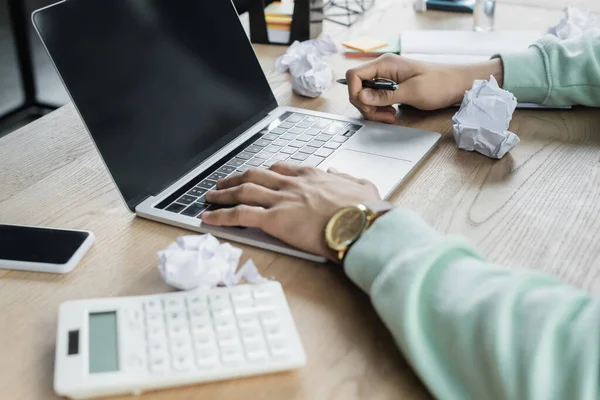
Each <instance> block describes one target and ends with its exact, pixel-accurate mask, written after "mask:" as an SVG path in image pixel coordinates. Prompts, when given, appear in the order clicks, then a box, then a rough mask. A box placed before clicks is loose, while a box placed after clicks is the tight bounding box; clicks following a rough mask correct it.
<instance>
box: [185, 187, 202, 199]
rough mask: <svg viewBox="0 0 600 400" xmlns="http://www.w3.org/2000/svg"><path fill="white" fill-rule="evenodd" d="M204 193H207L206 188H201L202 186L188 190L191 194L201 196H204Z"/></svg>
mask: <svg viewBox="0 0 600 400" xmlns="http://www.w3.org/2000/svg"><path fill="white" fill-rule="evenodd" d="M204 193H206V189H201V188H199V187H194V188H191V189H190V190H189V191H188V194H189V195H192V196H196V197H200V196H202V195H203V194H204Z"/></svg>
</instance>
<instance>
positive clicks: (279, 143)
mask: <svg viewBox="0 0 600 400" xmlns="http://www.w3.org/2000/svg"><path fill="white" fill-rule="evenodd" d="M283 136H285V135H283ZM283 136H281V137H283ZM292 140H294V137H292V138H291V139H287V140H283V139H277V140H276V141H274V142H273V144H274V145H275V146H281V147H283V146H287V144H288V143H289V142H290V141H292Z"/></svg>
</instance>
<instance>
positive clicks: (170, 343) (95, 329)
mask: <svg viewBox="0 0 600 400" xmlns="http://www.w3.org/2000/svg"><path fill="white" fill-rule="evenodd" d="M57 335H58V336H57V340H56V360H55V372H54V390H55V391H56V393H58V394H59V395H62V396H67V397H70V398H73V399H83V398H91V397H98V396H108V395H116V394H125V393H133V394H139V393H141V392H142V391H147V390H153V389H160V388H167V387H173V386H179V385H187V384H194V383H201V382H209V381H216V380H222V379H229V378H236V377H243V376H249V375H258V374H264V373H270V372H278V371H283V370H289V369H293V368H298V367H301V366H303V365H305V364H306V355H305V353H304V349H303V348H302V344H301V342H300V338H299V337H298V332H297V331H296V327H295V325H294V321H293V319H292V316H291V313H290V310H289V308H288V305H287V302H286V300H285V295H284V293H283V289H282V288H281V285H280V284H279V283H278V282H268V283H264V284H259V285H240V286H234V287H226V288H215V289H211V290H207V291H200V290H195V291H188V292H177V293H168V294H161V295H151V296H138V297H119V298H106V299H91V300H78V301H69V302H65V303H63V304H61V306H60V310H59V315H58V333H57Z"/></svg>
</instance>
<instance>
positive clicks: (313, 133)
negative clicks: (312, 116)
mask: <svg viewBox="0 0 600 400" xmlns="http://www.w3.org/2000/svg"><path fill="white" fill-rule="evenodd" d="M304 133H305V134H307V135H310V136H317V135H318V134H319V133H321V130H320V129H315V128H310V129H307V130H306V131H305V132H304Z"/></svg>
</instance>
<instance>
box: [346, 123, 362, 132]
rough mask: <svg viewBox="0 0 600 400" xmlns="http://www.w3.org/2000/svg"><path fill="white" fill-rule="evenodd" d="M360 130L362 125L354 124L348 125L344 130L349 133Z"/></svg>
mask: <svg viewBox="0 0 600 400" xmlns="http://www.w3.org/2000/svg"><path fill="white" fill-rule="evenodd" d="M360 128H362V125H354V124H350V125H348V126H347V127H346V129H348V130H350V131H355V132H356V131H357V130H359V129H360Z"/></svg>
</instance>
